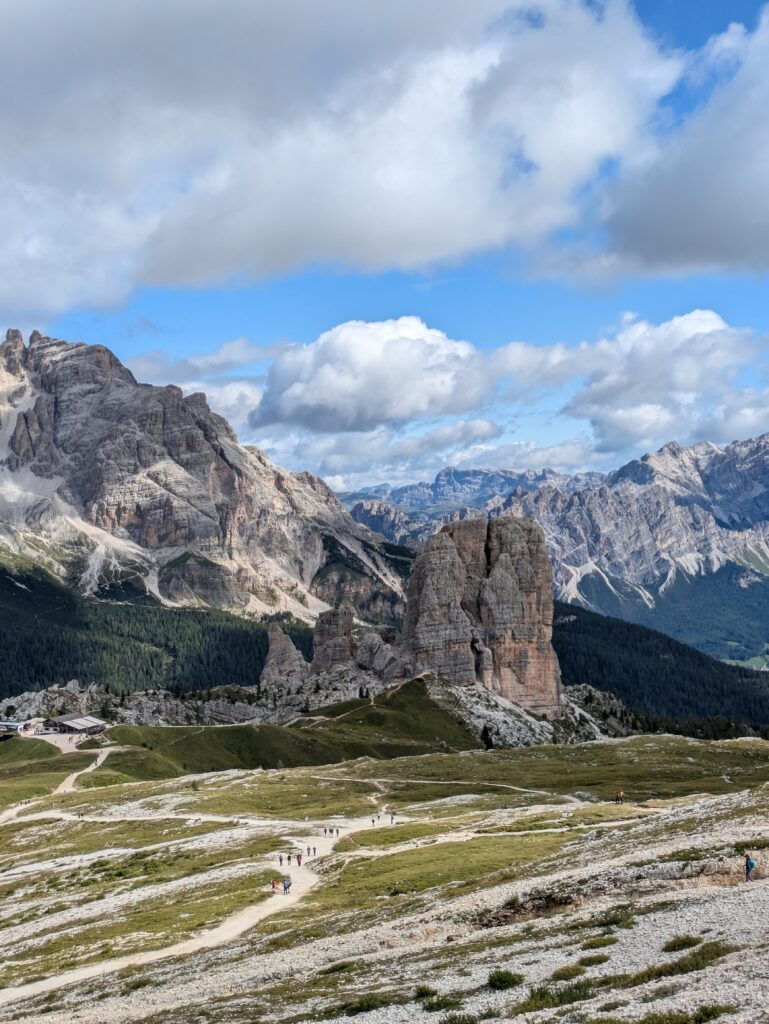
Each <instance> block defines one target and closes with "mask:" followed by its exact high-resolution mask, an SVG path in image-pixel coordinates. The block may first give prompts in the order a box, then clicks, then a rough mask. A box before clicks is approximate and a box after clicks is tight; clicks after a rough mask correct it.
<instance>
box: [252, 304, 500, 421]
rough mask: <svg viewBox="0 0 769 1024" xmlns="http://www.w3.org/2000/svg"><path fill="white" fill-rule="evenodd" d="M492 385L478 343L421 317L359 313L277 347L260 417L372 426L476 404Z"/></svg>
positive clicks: (257, 417) (458, 410)
mask: <svg viewBox="0 0 769 1024" xmlns="http://www.w3.org/2000/svg"><path fill="white" fill-rule="evenodd" d="M487 389H488V380H487V378H486V375H485V373H484V370H483V366H482V364H481V360H480V358H479V355H478V352H477V350H476V349H475V348H473V346H472V345H470V344H468V343H467V342H465V341H453V340H452V339H450V338H448V337H446V335H445V334H444V333H443V332H442V331H437V330H435V329H432V328H429V327H427V325H426V324H425V323H423V322H422V320H420V319H419V318H418V317H412V316H406V317H401V318H400V319H398V320H385V321H382V322H378V323H367V322H364V321H361V320H351V321H349V322H348V323H344V324H340V325H339V326H338V327H334V328H332V329H331V330H330V331H326V332H325V333H324V334H321V336H320V337H319V338H318V340H317V341H314V342H312V344H309V345H291V346H288V347H287V348H285V349H284V350H283V351H282V352H280V353H278V354H277V355H276V357H275V359H274V360H273V363H272V365H271V367H270V370H269V373H268V375H267V384H266V389H265V393H264V397H263V399H262V402H261V404H260V405H259V407H258V408H257V409H255V410H254V414H253V417H252V425H253V426H254V428H260V427H264V426H265V425H269V424H273V423H281V424H293V425H297V426H301V427H305V428H306V429H308V430H313V431H366V430H371V429H373V428H374V427H376V426H379V425H382V424H388V423H389V424H398V423H405V422H407V421H409V420H413V419H417V418H420V417H436V416H443V415H446V414H448V413H461V412H465V411H467V410H470V409H474V408H475V407H476V406H477V405H478V404H479V403H480V402H481V400H482V398H483V396H484V394H485V392H486V391H487Z"/></svg>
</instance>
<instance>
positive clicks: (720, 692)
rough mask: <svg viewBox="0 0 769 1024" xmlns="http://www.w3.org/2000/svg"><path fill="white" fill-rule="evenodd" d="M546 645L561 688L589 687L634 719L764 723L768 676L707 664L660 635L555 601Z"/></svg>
mask: <svg viewBox="0 0 769 1024" xmlns="http://www.w3.org/2000/svg"><path fill="white" fill-rule="evenodd" d="M553 646H554V647H555V650H556V653H557V654H558V660H559V662H560V664H561V673H562V677H563V681H564V683H565V684H566V685H567V686H571V685H577V684H579V683H590V685H591V686H595V687H596V688H597V689H599V690H608V691H610V692H612V693H615V694H617V696H618V697H620V698H621V699H622V700H623V701H624V702H625V703H626V704H627V705H628V707H631V708H632V709H633V710H635V711H639V712H641V713H642V714H645V715H649V716H660V717H668V718H673V719H686V718H702V719H704V718H727V719H730V720H734V721H739V722H749V723H756V724H761V725H767V724H769V673H764V672H758V671H754V670H752V669H744V668H740V667H737V666H735V665H728V664H726V663H724V662H722V661H715V660H714V659H713V658H710V657H708V655H707V654H703V653H702V652H701V651H696V650H694V649H693V648H692V647H687V646H686V645H685V644H681V643H679V642H678V641H677V640H673V639H671V638H670V637H669V636H666V635H665V634H664V633H657V632H656V631H655V630H652V629H647V628H646V627H644V626H638V625H635V624H634V623H631V622H625V621H623V620H621V619H613V618H608V617H607V616H605V615H596V614H595V613H594V612H589V611H586V610H585V609H584V608H579V607H576V606H574V605H568V604H562V603H561V602H556V606H555V617H554V626H553Z"/></svg>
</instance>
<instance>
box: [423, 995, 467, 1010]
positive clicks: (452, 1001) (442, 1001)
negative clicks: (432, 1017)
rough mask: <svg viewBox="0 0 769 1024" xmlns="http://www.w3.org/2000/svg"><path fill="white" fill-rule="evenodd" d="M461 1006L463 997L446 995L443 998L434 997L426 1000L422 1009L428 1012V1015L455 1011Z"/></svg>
mask: <svg viewBox="0 0 769 1024" xmlns="http://www.w3.org/2000/svg"><path fill="white" fill-rule="evenodd" d="M461 1005H462V997H461V996H455V995H451V994H450V993H446V995H443V996H432V997H431V998H430V999H425V1000H424V1001H423V1003H422V1009H423V1010H427V1011H428V1013H435V1012H436V1011H437V1010H454V1009H456V1008H457V1007H458V1006H461Z"/></svg>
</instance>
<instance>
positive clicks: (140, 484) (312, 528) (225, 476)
mask: <svg viewBox="0 0 769 1024" xmlns="http://www.w3.org/2000/svg"><path fill="white" fill-rule="evenodd" d="M0 538H2V539H3V541H4V542H5V543H6V545H7V546H10V547H11V549H12V550H13V551H14V552H15V553H16V554H18V555H22V556H24V557H26V558H28V559H32V560H34V561H36V562H41V561H42V562H43V563H44V564H46V565H47V567H49V568H52V569H53V570H54V571H55V572H57V574H59V575H61V576H68V577H70V578H73V577H74V578H75V579H76V580H77V582H78V583H79V584H80V585H81V586H82V587H83V588H84V589H85V590H86V591H89V592H96V591H98V590H100V589H103V588H105V587H108V586H111V585H114V584H116V583H119V584H121V585H125V583H126V582H128V581H130V582H131V583H132V584H133V585H138V586H140V587H144V588H145V589H146V590H148V591H149V592H150V593H153V594H154V595H155V596H156V597H159V598H161V599H162V600H165V601H168V602H171V603H180V604H213V605H220V606H225V607H234V608H237V609H241V610H244V611H250V612H254V613H263V612H274V611H279V610H284V609H285V610H289V611H291V612H292V613H294V614H295V615H299V616H302V617H304V618H311V617H314V615H315V614H316V613H317V612H318V611H320V610H322V609H323V607H324V606H325V604H324V603H333V600H334V599H335V594H334V593H333V592H331V593H329V592H328V583H327V580H328V579H329V578H332V579H334V578H336V577H335V576H334V571H335V567H336V566H348V565H351V566H353V567H354V569H355V575H356V580H357V581H358V592H357V594H356V600H357V602H358V603H359V607H361V608H362V610H363V611H364V612H365V610H366V608H365V606H366V603H367V602H368V601H376V600H377V599H378V598H382V596H383V595H384V599H385V600H386V602H389V605H388V606H389V607H395V606H397V604H398V602H399V601H401V600H402V596H403V592H402V582H401V575H400V574H399V570H398V569H396V568H394V567H393V565H392V564H391V562H390V560H389V559H388V556H387V554H386V552H384V551H383V549H382V548H381V546H379V545H378V543H377V539H376V538H375V537H374V536H373V535H372V534H371V533H370V532H369V530H367V529H366V528H365V527H362V526H360V525H358V524H357V523H355V522H354V521H353V520H352V519H351V518H350V516H349V515H348V514H347V512H345V510H344V509H343V508H342V506H341V505H340V503H339V502H338V501H337V499H336V498H335V497H334V495H333V494H332V493H331V491H330V490H329V489H328V487H327V486H326V485H325V484H324V483H323V481H322V480H320V479H318V478H317V477H315V476H313V475H312V474H310V473H289V472H286V471H285V470H283V469H281V468H280V467H278V466H276V465H274V464H273V463H272V462H270V460H269V459H268V458H267V457H266V456H265V455H264V453H263V452H261V451H259V450H258V449H257V448H252V447H248V446H244V445H241V444H239V442H238V439H237V437H236V436H235V434H234V433H233V431H232V430H231V429H230V427H229V425H228V424H227V422H226V421H225V420H223V419H222V418H221V417H220V416H217V415H216V414H215V413H213V412H212V411H211V410H210V409H209V408H208V405H207V403H206V399H205V396H204V395H202V394H195V395H189V396H186V397H185V395H184V394H183V393H182V391H181V389H180V388H177V387H172V386H169V387H153V386H150V385H147V384H139V383H138V382H137V381H136V379H135V378H134V376H133V374H132V373H131V372H130V371H129V370H128V369H127V368H126V367H124V366H123V365H122V364H121V363H120V361H119V360H118V359H117V358H116V357H115V356H114V355H113V354H112V353H111V352H110V351H109V350H108V349H106V348H103V347H102V346H98V345H95V346H91V345H82V344H77V345H72V344H68V343H66V342H64V341H58V340H56V339H54V338H47V337H43V336H42V335H41V334H39V333H38V332H36V331H35V332H33V333H32V335H31V336H30V339H29V345H28V346H25V344H24V341H23V339H22V337H21V335H20V333H19V332H18V331H9V332H8V334H7V337H6V340H5V342H4V343H3V344H2V345H0ZM319 587H320V588H325V589H324V592H323V594H322V596H321V597H320V598H319V597H317V596H316V594H317V591H318V588H319ZM331 590H332V591H333V587H332V588H331Z"/></svg>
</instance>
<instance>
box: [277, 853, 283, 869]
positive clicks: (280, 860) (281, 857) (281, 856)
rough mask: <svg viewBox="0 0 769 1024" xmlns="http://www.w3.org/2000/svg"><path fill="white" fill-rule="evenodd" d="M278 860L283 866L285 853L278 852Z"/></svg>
mask: <svg viewBox="0 0 769 1024" xmlns="http://www.w3.org/2000/svg"><path fill="white" fill-rule="evenodd" d="M278 861H279V863H280V866H281V867H283V854H282V853H279V854H278Z"/></svg>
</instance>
